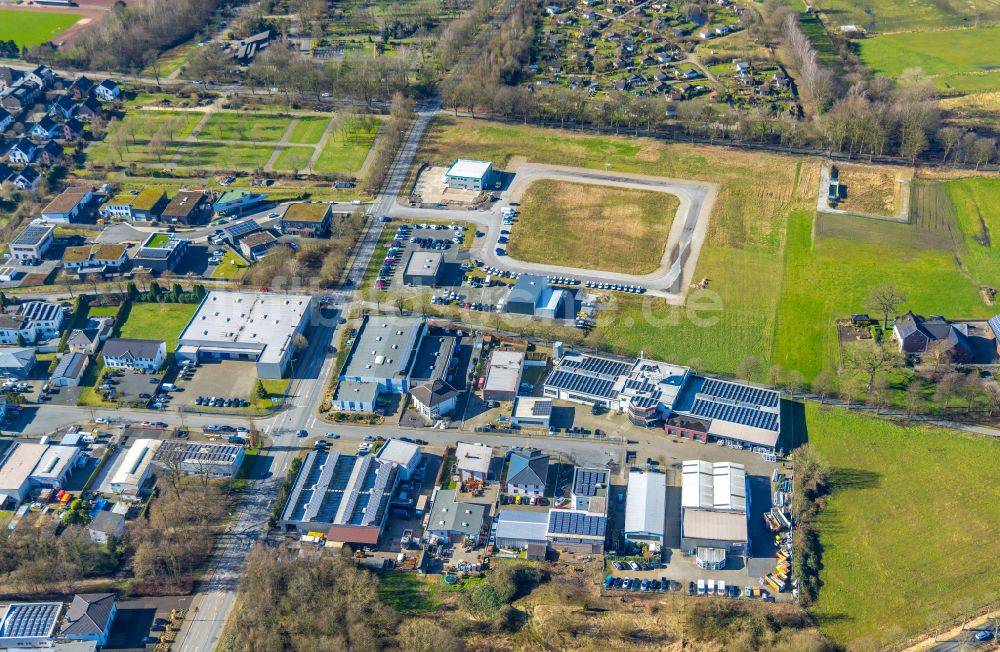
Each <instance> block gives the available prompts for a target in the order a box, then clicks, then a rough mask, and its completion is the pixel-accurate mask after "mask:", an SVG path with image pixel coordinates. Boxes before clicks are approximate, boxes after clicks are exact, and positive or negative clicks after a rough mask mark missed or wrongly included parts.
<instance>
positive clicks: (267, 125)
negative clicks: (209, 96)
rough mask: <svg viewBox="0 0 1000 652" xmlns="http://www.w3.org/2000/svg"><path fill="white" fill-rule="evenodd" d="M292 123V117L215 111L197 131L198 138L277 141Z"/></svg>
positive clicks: (262, 141)
mask: <svg viewBox="0 0 1000 652" xmlns="http://www.w3.org/2000/svg"><path fill="white" fill-rule="evenodd" d="M291 124H292V118H290V117H285V116H279V115H268V114H254V115H253V117H252V118H249V119H248V117H247V116H246V115H244V114H242V113H228V112H221V111H220V112H217V113H213V114H212V115H211V117H209V119H208V121H207V122H206V123H205V125H204V126H203V127H202V128H201V131H199V132H198V138H199V140H238V141H241V142H246V141H251V142H260V143H269V142H274V143H276V142H278V141H279V140H281V137H282V136H284V135H285V131H287V129H288V127H289V126H291Z"/></svg>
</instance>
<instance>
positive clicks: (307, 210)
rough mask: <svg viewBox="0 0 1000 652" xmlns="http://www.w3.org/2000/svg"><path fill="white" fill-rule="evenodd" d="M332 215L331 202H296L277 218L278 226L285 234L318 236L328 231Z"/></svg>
mask: <svg viewBox="0 0 1000 652" xmlns="http://www.w3.org/2000/svg"><path fill="white" fill-rule="evenodd" d="M332 216H333V207H332V205H331V204H327V203H320V204H315V203H310V202H296V203H294V204H289V205H288V208H286V209H285V213H284V215H282V216H281V217H280V218H279V219H278V228H279V230H280V231H281V232H282V233H283V234H285V235H298V236H305V237H309V238H319V237H322V236H325V235H326V234H327V232H329V230H330V221H331V219H332Z"/></svg>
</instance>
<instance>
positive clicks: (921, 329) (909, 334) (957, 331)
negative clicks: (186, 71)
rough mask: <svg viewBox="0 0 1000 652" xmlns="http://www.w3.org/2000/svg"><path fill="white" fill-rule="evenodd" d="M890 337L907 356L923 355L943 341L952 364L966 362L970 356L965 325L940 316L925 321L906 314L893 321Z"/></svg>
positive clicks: (970, 347)
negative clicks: (933, 345) (931, 346)
mask: <svg viewBox="0 0 1000 652" xmlns="http://www.w3.org/2000/svg"><path fill="white" fill-rule="evenodd" d="M892 338H893V339H894V340H895V341H896V342H897V343H898V344H899V350H900V351H902V352H903V353H908V354H910V355H917V354H920V353H924V352H926V351H927V348H928V347H929V346H930V345H931V344H932V343H934V342H943V346H944V347H945V349H946V350H947V351H948V353H949V355H950V356H951V359H952V361H953V362H969V361H971V360H972V356H973V350H972V345H971V344H970V343H969V328H968V325H967V324H953V323H951V322H948V321H947V320H945V319H944V318H943V317H939V316H932V317H928V318H926V319H925V318H923V317H921V316H919V315H915V314H913V312H908V313H906V314H905V315H903V316H902V317H898V318H897V319H896V322H895V324H894V325H893V327H892Z"/></svg>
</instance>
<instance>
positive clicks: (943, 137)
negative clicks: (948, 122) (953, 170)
mask: <svg viewBox="0 0 1000 652" xmlns="http://www.w3.org/2000/svg"><path fill="white" fill-rule="evenodd" d="M937 139H938V142H939V143H941V162H942V163H944V162H945V161H947V160H948V155H949V154H951V153H952V152H953V151H955V147H956V146H957V145H958V143H959V142H960V141H961V140H962V132H961V130H959V128H958V127H951V126H948V127H942V128H940V129H938V132H937Z"/></svg>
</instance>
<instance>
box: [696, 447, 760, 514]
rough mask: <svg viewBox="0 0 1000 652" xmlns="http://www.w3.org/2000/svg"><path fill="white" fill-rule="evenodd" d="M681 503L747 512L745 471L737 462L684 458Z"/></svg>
mask: <svg viewBox="0 0 1000 652" xmlns="http://www.w3.org/2000/svg"><path fill="white" fill-rule="evenodd" d="M681 506H683V507H685V508H701V509H715V510H720V511H733V512H745V511H746V507H747V486H746V470H745V468H744V466H743V465H742V464H739V463H736V462H715V463H714V464H713V463H712V462H706V461H704V460H685V461H684V464H683V480H682V484H681Z"/></svg>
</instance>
